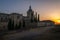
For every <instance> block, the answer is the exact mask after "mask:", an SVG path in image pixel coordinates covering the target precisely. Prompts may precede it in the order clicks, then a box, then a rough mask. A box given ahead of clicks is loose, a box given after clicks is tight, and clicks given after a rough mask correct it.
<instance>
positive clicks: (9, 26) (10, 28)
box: [8, 19, 14, 30]
mask: <svg viewBox="0 0 60 40" xmlns="http://www.w3.org/2000/svg"><path fill="white" fill-rule="evenodd" d="M8 30H14V21H12V20H11V19H9V22H8Z"/></svg>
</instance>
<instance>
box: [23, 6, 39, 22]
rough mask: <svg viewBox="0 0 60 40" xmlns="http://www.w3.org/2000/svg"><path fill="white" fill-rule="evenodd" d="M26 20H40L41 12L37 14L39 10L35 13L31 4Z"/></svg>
mask: <svg viewBox="0 0 60 40" xmlns="http://www.w3.org/2000/svg"><path fill="white" fill-rule="evenodd" d="M24 19H25V22H27V23H33V22H38V21H39V14H38V15H37V12H36V13H34V11H33V10H32V8H31V6H29V9H28V11H27V16H25V17H24Z"/></svg>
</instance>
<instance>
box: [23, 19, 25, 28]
mask: <svg viewBox="0 0 60 40" xmlns="http://www.w3.org/2000/svg"><path fill="white" fill-rule="evenodd" d="M23 28H25V21H24V19H23Z"/></svg>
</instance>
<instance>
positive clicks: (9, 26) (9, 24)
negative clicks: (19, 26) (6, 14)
mask: <svg viewBox="0 0 60 40" xmlns="http://www.w3.org/2000/svg"><path fill="white" fill-rule="evenodd" d="M8 30H11V19H9V22H8Z"/></svg>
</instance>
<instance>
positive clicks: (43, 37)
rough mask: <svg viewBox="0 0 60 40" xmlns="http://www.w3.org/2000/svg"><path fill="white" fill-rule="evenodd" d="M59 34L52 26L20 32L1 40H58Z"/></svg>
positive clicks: (5, 36)
mask: <svg viewBox="0 0 60 40" xmlns="http://www.w3.org/2000/svg"><path fill="white" fill-rule="evenodd" d="M59 37H60V32H57V31H55V27H54V26H49V27H40V28H33V29H30V30H25V31H22V32H17V33H13V34H7V35H4V36H3V40H59V39H60V38H59Z"/></svg>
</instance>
